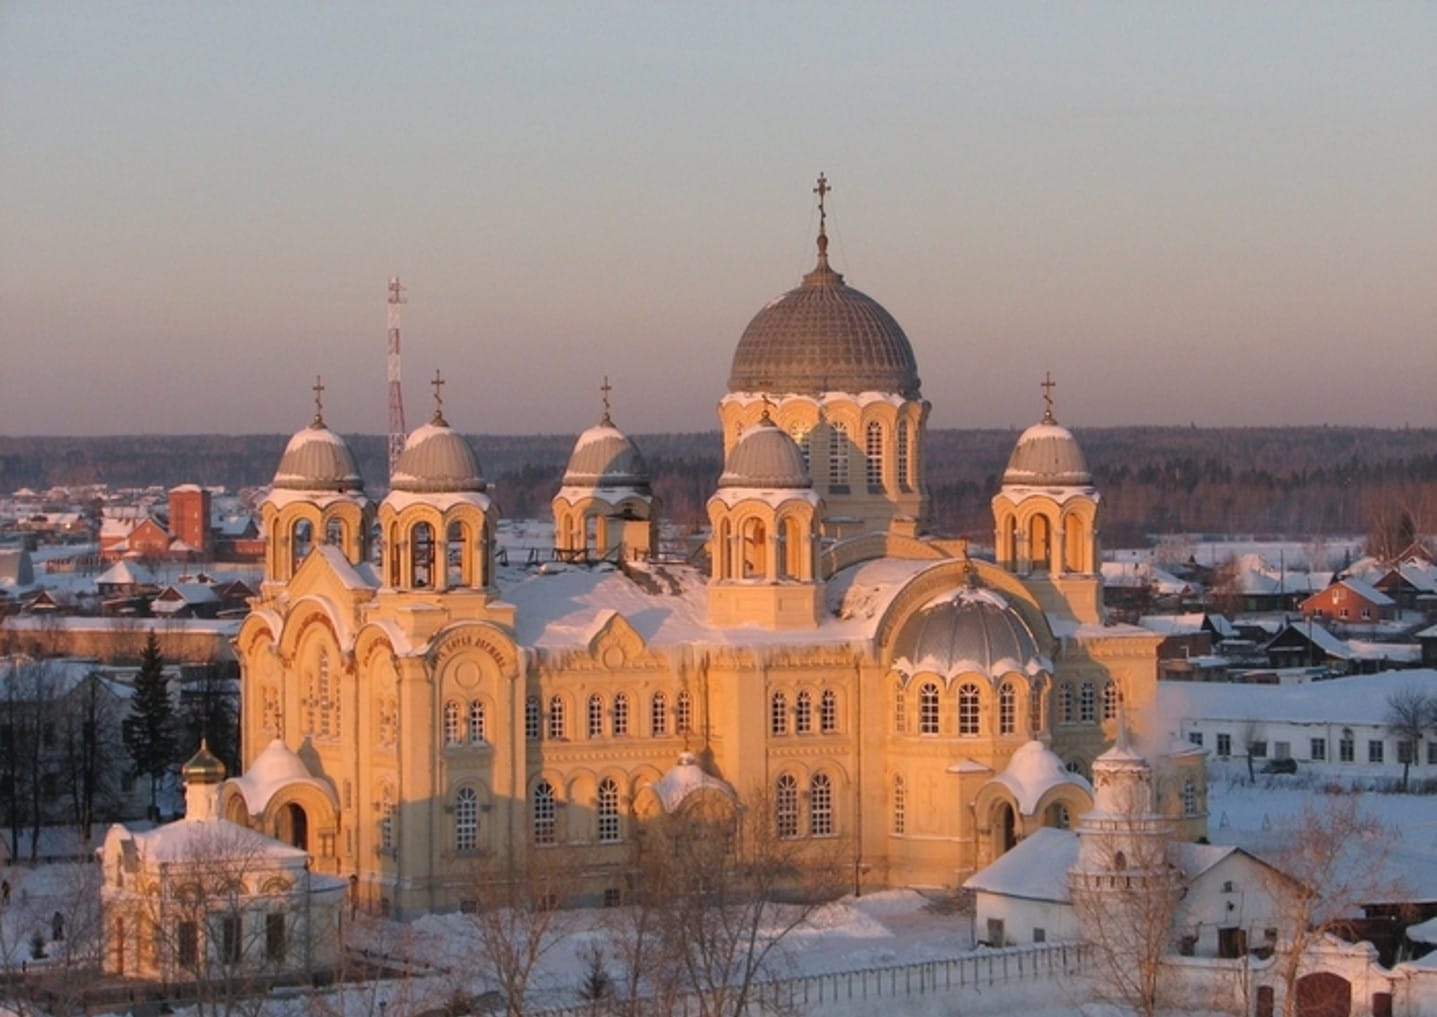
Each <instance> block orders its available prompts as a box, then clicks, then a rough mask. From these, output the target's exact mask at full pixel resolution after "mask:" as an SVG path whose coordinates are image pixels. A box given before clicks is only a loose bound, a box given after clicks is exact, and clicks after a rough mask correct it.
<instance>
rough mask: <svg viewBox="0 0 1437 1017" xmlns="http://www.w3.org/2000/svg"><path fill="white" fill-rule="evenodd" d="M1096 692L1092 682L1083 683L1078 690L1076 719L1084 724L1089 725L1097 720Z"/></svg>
mask: <svg viewBox="0 0 1437 1017" xmlns="http://www.w3.org/2000/svg"><path fill="white" fill-rule="evenodd" d="M1097 700H1098V690H1097V689H1096V688H1094V686H1093V683H1092V682H1083V684H1082V686H1081V687H1080V688H1079V689H1078V719H1079V720H1081V721H1082V722H1083V723H1084V724H1091V723H1093V722H1094V721H1095V720H1097V717H1098V714H1097V709H1098V702H1097Z"/></svg>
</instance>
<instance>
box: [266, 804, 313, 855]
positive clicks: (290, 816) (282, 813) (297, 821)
mask: <svg viewBox="0 0 1437 1017" xmlns="http://www.w3.org/2000/svg"><path fill="white" fill-rule="evenodd" d="M274 835H275V837H276V838H277V839H279V840H282V841H284V842H285V843H286V844H292V845H293V846H295V847H297V848H299V849H300V850H301V851H308V850H309V817H308V816H307V815H306V814H305V811H304V809H303V808H302V807H301V806H300V805H298V804H297V803H295V802H290V803H289V804H288V805H286V806H285V807H284V808H282V809H280V810H279V815H278V816H277V817H275V832H274Z"/></svg>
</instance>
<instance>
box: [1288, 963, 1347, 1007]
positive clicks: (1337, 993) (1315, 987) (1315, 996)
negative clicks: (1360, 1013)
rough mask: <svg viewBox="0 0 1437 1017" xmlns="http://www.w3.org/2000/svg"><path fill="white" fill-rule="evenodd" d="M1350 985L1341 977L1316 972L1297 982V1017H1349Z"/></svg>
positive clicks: (1327, 972)
mask: <svg viewBox="0 0 1437 1017" xmlns="http://www.w3.org/2000/svg"><path fill="white" fill-rule="evenodd" d="M1351 1014H1352V985H1351V983H1349V982H1348V981H1347V979H1345V978H1343V977H1342V976H1341V975H1334V974H1332V973H1331V972H1329V971H1318V972H1315V973H1314V974H1310V975H1303V976H1302V977H1301V978H1299V979H1298V980H1297V1017H1351Z"/></svg>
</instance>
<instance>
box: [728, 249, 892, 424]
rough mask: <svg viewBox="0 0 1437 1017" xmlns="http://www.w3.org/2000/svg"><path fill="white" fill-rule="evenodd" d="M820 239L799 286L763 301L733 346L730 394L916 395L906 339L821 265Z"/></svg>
mask: <svg viewBox="0 0 1437 1017" xmlns="http://www.w3.org/2000/svg"><path fill="white" fill-rule="evenodd" d="M825 240H826V238H825V237H820V238H819V255H818V265H817V267H815V268H814V270H813V271H812V272H810V273H808V275H806V276H804V277H803V285H802V286H799V287H798V288H797V289H792V290H789V291H788V292H787V293H785V294H783V295H782V296H780V297H777V298H775V299H774V300H772V301H770V302H769V304H768V306H766V307H765V308H764V309H763V310H761V311H759V312H758V314H756V315H754V318H753V320H752V321H750V322H749V323H748V328H746V329H744V332H743V336H742V338H740V339H739V341H738V349H736V350H735V351H734V355H733V370H732V372H731V373H730V374H729V381H728V388H729V391H730V392H780V393H788V392H792V393H795V394H800V395H821V394H822V393H824V392H896V393H898V394H899V395H902V396H904V397H905V398H909V399H916V398H918V364H917V362H916V361H915V360H914V358H913V347H912V346H911V345H909V342H908V337H907V336H906V335H904V334H903V329H902V328H900V327H899V325H898V322H897V321H895V320H894V318H893V315H891V314H889V313H888V312H887V311H886V310H884V308H883V305H882V304H880V303H878V301H876V300H874V299H873V298H872V297H870V296H868V295H867V294H865V293H860V292H859V291H858V290H856V289H853V288H852V287H851V286H848V285H846V284H845V283H844V281H843V276H842V275H840V274H839V273H837V272H835V271H833V269H831V268H829V267H828V256H827V254H826V252H825V247H826V244H825Z"/></svg>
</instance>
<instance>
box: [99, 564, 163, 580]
mask: <svg viewBox="0 0 1437 1017" xmlns="http://www.w3.org/2000/svg"><path fill="white" fill-rule="evenodd" d="M157 583H158V580H157V579H156V578H155V574H154V573H153V572H151V571H150V570H149V569H148V568H146V567H145V566H144V565H142V564H141V563H140V562H137V561H132V560H129V559H121V560H120V561H117V562H115V564H113V565H111V566H110V567H109V568H107V569H106V570H105V571H104V572H101V573H100V574H99V575H98V576H97V577H95V585H96V586H154V585H156V584H157Z"/></svg>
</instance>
